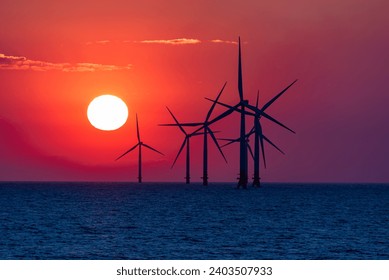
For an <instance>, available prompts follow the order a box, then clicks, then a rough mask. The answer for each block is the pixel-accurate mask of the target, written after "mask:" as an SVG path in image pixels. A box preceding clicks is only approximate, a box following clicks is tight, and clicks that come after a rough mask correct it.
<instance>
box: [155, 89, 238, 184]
mask: <svg viewBox="0 0 389 280" xmlns="http://www.w3.org/2000/svg"><path fill="white" fill-rule="evenodd" d="M226 84H227V82H226V83H224V85H223V87H222V89H221V90H220V92H219V94H218V95H217V97H216V102H217V101H218V100H219V98H220V96H221V94H222V93H223V90H224V88H225V86H226ZM216 102H214V103H213V104H212V106H211V108H210V109H209V111H208V113H207V116H206V117H205V120H204V122H193V123H181V124H179V125H178V124H177V123H175V124H161V126H180V127H182V126H192V127H196V126H200V128H198V129H197V130H195V131H194V132H193V133H192V134H197V133H198V132H199V131H201V130H203V132H202V134H203V135H204V140H203V141H204V142H203V176H202V177H201V178H202V179H203V185H204V186H207V185H208V134H209V135H210V136H211V138H212V140H213V142H214V143H215V145H216V147H217V148H218V150H219V152H220V153H221V155H222V157H223V158H224V160H225V161H226V162H227V159H226V157H225V156H224V153H223V151H222V149H221V148H220V146H219V143H218V142H217V139H216V137H215V135H214V133H215V132H214V131H212V129H211V128H210V125H211V124H212V123H214V122H216V121H218V120H220V119H222V118H224V117H225V116H227V115H229V114H230V113H232V112H233V111H234V110H233V109H229V110H227V111H226V112H224V113H223V114H221V115H219V116H218V117H216V118H215V119H213V120H210V117H211V114H212V112H213V110H214V108H215V106H216Z"/></svg>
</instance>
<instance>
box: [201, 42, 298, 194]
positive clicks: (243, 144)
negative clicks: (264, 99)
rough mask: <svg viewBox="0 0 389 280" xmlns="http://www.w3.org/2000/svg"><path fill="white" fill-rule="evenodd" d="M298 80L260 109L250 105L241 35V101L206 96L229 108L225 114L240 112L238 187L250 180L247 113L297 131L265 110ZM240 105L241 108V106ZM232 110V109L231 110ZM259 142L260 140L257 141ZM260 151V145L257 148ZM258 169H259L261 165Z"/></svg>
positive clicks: (239, 87)
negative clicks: (246, 95) (245, 95)
mask: <svg viewBox="0 0 389 280" xmlns="http://www.w3.org/2000/svg"><path fill="white" fill-rule="evenodd" d="M296 81H297V80H295V81H294V82H293V83H291V84H290V85H289V86H288V87H286V88H285V89H284V90H283V91H281V92H280V93H279V94H277V95H276V96H275V97H273V98H272V99H271V100H270V101H269V102H268V103H266V104H265V105H264V106H263V107H262V108H261V109H258V108H257V107H254V106H252V105H249V103H248V101H247V100H244V98H243V79H242V58H241V44H240V37H239V53H238V92H239V99H240V101H239V103H238V104H237V105H235V106H230V105H227V104H224V103H221V102H218V101H217V100H211V99H209V98H206V99H208V100H210V101H212V102H213V103H214V104H215V103H217V104H220V105H223V106H225V107H227V108H229V110H227V111H226V112H225V113H223V114H224V115H226V114H230V113H231V112H232V111H237V112H239V113H240V138H239V143H240V161H239V163H240V166H239V178H238V179H239V181H238V188H239V187H243V188H246V187H247V182H248V159H247V141H246V120H245V115H251V116H254V117H255V118H258V119H259V118H260V117H261V116H263V117H265V118H267V119H269V120H271V121H272V122H274V123H276V124H278V125H280V126H282V127H284V128H285V129H287V130H289V131H291V132H293V133H295V132H294V131H293V130H291V129H290V128H288V127H287V126H285V125H283V124H282V123H280V122H279V121H277V120H276V119H274V118H273V117H271V116H269V115H268V114H266V113H265V112H264V111H265V110H266V109H267V108H268V107H269V106H270V105H271V104H272V103H273V102H274V101H275V100H277V99H278V98H279V97H280V96H281V95H282V94H284V93H285V92H286V90H287V89H289V88H290V87H291V86H292V85H293V84H294V83H295V82H296ZM239 107H240V108H239ZM246 108H248V109H250V110H251V111H253V112H254V113H251V112H248V111H246V110H245V109H246ZM231 110H232V111H231ZM257 130H261V127H260V126H259V127H258V125H257ZM261 134H262V132H258V134H257V137H259V141H261V140H260V139H262V138H261V137H260V136H259V135H261ZM256 143H259V142H256ZM262 146H263V140H262ZM257 151H259V147H258V149H257ZM257 159H258V161H257V164H258V166H259V156H258V157H257ZM256 169H257V170H258V171H259V167H258V168H257V167H256ZM257 177H258V180H259V172H258V176H257Z"/></svg>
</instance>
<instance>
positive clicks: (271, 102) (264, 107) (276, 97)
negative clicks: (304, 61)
mask: <svg viewBox="0 0 389 280" xmlns="http://www.w3.org/2000/svg"><path fill="white" fill-rule="evenodd" d="M296 82H297V79H296V80H294V82H293V83H291V84H290V85H289V86H287V87H286V88H285V89H284V90H283V91H281V92H280V93H279V94H277V95H276V96H274V97H273V98H272V99H270V101H268V102H267V103H266V104H265V105H264V106H263V107H262V109H261V110H262V111H265V110H266V109H267V108H268V107H269V106H270V105H271V104H273V102H274V101H276V100H277V99H278V98H279V97H280V96H281V95H283V94H284V93H285V92H286V91H287V90H288V89H289V88H290V87H291V86H293V85H294V83H296Z"/></svg>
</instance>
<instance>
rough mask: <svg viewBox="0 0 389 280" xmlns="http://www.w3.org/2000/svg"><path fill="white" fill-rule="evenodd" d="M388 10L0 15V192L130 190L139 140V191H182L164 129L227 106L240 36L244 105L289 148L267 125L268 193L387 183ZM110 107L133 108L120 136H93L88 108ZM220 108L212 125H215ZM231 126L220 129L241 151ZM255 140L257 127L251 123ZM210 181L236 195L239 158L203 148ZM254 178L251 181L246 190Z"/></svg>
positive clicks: (274, 5)
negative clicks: (261, 114) (60, 187)
mask: <svg viewBox="0 0 389 280" xmlns="http://www.w3.org/2000/svg"><path fill="white" fill-rule="evenodd" d="M388 10H389V4H388V3H387V1H383V0H382V1H381V0H372V1H360V0H340V1H338V0H337V1H334V0H326V1H324V0H315V1H312V0H309V1H308V0H297V1H286V0H284V1H270V0H269V1H268V0H266V1H257V0H252V1H249V0H248V1H202V0H201V1H178V0H176V1H157V0H150V1H124V0H122V1H112V0H111V1H73V0H70V1H69V0H68V1H43V0H41V1H39V0H38V1H27V0H16V1H15V0H14V1H10V0H5V1H2V5H1V9H0V25H1V29H0V133H1V135H0V145H1V148H0V180H109V181H125V180H129V181H135V180H136V177H137V162H136V161H137V154H136V153H133V154H129V155H127V157H126V158H123V159H122V160H120V161H118V162H115V161H114V159H115V158H116V157H117V156H119V155H120V154H121V153H123V152H124V151H125V150H126V149H128V148H130V147H132V146H133V145H134V144H135V143H136V134H135V131H136V130H135V113H138V116H139V123H140V129H141V135H142V138H143V139H142V140H143V141H144V142H145V143H146V144H149V145H151V146H153V147H155V148H157V149H159V150H161V151H162V152H164V153H165V155H166V156H165V157H162V156H160V155H158V154H154V153H152V152H149V151H145V152H144V158H143V161H144V172H143V173H144V174H143V175H144V180H145V181H160V180H163V181H181V180H182V181H183V177H184V157H181V158H180V159H179V161H178V162H177V165H176V166H175V168H174V169H170V166H171V164H172V162H173V160H174V158H175V156H176V153H177V151H178V148H179V146H180V145H181V142H182V140H183V138H182V135H181V133H180V131H179V130H178V129H176V128H166V127H159V126H158V124H159V123H166V122H168V123H170V122H172V119H171V117H170V115H169V114H168V112H167V110H166V108H165V106H169V108H170V109H171V110H172V111H173V112H174V113H175V115H176V116H177V118H178V119H179V120H180V121H188V122H189V121H201V120H203V119H204V118H205V115H206V112H207V110H208V108H209V106H210V103H209V102H208V101H206V100H205V99H204V97H210V98H214V97H215V96H216V95H217V93H218V91H219V90H220V88H221V87H222V85H223V83H224V82H225V81H227V87H226V89H225V91H224V93H223V95H222V97H221V101H223V102H227V103H230V104H235V103H236V102H237V101H238V93H237V45H236V44H234V42H236V41H237V38H238V36H241V38H242V41H243V42H244V43H243V45H242V52H243V79H244V92H245V97H246V98H248V99H250V102H251V103H253V102H255V96H256V92H257V90H259V91H260V94H261V99H260V102H262V104H264V102H266V101H267V100H269V99H270V98H272V97H273V96H274V95H275V94H277V93H278V92H279V91H280V90H282V89H283V88H284V87H285V86H286V85H288V84H289V83H291V82H292V81H293V80H294V79H296V78H298V79H299V81H298V83H297V84H296V85H294V86H293V87H292V88H291V89H290V90H289V91H288V92H287V93H286V94H285V95H284V96H282V98H280V99H279V100H278V101H277V102H276V103H274V104H273V105H272V107H270V108H269V109H268V111H267V112H268V113H269V114H270V115H272V116H273V117H275V118H277V119H279V120H280V121H282V122H284V123H285V124H286V125H288V126H290V127H291V128H293V129H294V130H295V131H296V132H297V134H296V135H293V134H291V133H288V132H287V131H285V130H283V129H282V128H279V127H277V126H276V125H274V124H272V123H269V122H267V121H266V120H263V126H264V129H265V131H264V132H265V134H266V135H267V136H268V137H269V138H271V139H272V140H273V141H274V142H275V143H277V144H278V145H279V146H280V147H281V148H282V149H283V150H284V151H285V152H286V156H283V155H281V154H279V153H277V152H276V151H274V150H273V149H272V148H271V147H267V150H266V152H267V161H268V167H267V169H262V170H261V172H262V179H263V180H264V181H276V182H277V181H282V182H284V181H285V182H388V181H389V172H388V166H389V159H388V157H389V148H388V143H389V125H388V119H389V113H388V112H389V111H388V105H389V86H388V84H389V83H388V81H387V78H388V73H389V66H388V64H389V55H388V51H387V50H388V49H389V37H388V35H387V34H388V31H387V30H388V28H389V19H388V17H387V11H388ZM104 93H110V94H114V95H117V96H119V97H121V98H122V99H123V100H124V101H125V102H126V103H127V104H128V106H129V114H130V117H129V120H128V121H127V123H126V124H125V125H124V126H123V127H122V128H121V129H119V130H117V131H113V132H107V131H99V130H97V129H95V128H93V127H92V126H91V125H90V124H89V122H88V120H87V117H86V109H87V105H88V103H89V102H90V101H91V100H92V99H93V98H94V97H96V96H98V95H101V94H104ZM222 111H223V109H222V108H219V107H217V108H216V110H215V112H214V114H215V115H217V114H218V113H220V112H222ZM237 124H238V118H237V116H230V117H228V118H226V119H224V120H223V121H220V123H217V124H216V125H215V126H214V129H215V130H220V131H222V132H221V133H220V137H238V131H239V128H238V126H237ZM248 124H249V125H248V127H249V126H251V119H249V120H248ZM192 145H193V146H192V155H193V160H192V172H191V173H192V174H191V175H192V178H193V180H195V181H200V177H201V165H202V158H201V148H202V146H201V145H202V143H201V139H200V138H199V139H194V140H193V141H192ZM209 146H210V148H209V149H210V151H209V153H210V167H209V177H210V181H235V179H236V176H237V173H238V147H237V146H230V147H228V148H226V149H225V150H224V151H225V153H226V156H227V159H228V161H229V164H228V165H226V164H225V163H224V161H223V159H222V157H221V156H220V155H219V154H218V153H217V151H216V149H215V147H214V146H213V144H212V143H211V142H210V144H209ZM251 173H252V172H251V171H250V176H251V175H252V174H251Z"/></svg>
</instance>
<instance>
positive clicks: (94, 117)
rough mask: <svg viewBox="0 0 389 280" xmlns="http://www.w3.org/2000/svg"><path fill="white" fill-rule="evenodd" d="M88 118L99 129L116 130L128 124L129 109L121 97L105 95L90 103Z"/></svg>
mask: <svg viewBox="0 0 389 280" xmlns="http://www.w3.org/2000/svg"><path fill="white" fill-rule="evenodd" d="M87 116H88V120H89V122H90V123H91V125H93V126H94V127H95V128H97V129H100V130H107V131H110V130H116V129H118V128H120V127H122V126H123V125H124V124H125V123H126V121H127V118H128V108H127V105H126V103H124V101H123V100H121V99H120V98H119V97H117V96H114V95H110V94H105V95H100V96H98V97H96V98H94V99H93V100H92V102H91V103H89V106H88V110H87Z"/></svg>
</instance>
